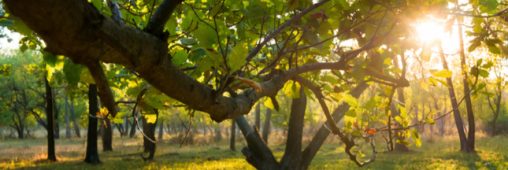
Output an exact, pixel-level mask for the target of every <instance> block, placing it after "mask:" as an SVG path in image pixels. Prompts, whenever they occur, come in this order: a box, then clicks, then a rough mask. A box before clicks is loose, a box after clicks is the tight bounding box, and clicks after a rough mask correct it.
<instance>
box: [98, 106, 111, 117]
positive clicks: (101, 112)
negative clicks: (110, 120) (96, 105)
mask: <svg viewBox="0 0 508 170" xmlns="http://www.w3.org/2000/svg"><path fill="white" fill-rule="evenodd" d="M108 113H109V111H108V109H107V108H106V107H102V108H101V109H100V110H99V112H97V113H96V114H97V117H102V118H105V117H106V116H108Z"/></svg>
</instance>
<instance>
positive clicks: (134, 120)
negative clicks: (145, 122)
mask: <svg viewBox="0 0 508 170" xmlns="http://www.w3.org/2000/svg"><path fill="white" fill-rule="evenodd" d="M135 114H138V113H137V111H136V113H135ZM137 121H138V120H136V117H133V118H132V124H131V131H130V132H129V137H130V138H133V137H134V136H136V128H138V125H137V123H136V122H137Z"/></svg>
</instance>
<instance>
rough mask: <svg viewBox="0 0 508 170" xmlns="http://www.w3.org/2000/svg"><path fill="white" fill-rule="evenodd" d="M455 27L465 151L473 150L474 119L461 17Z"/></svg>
mask: <svg viewBox="0 0 508 170" xmlns="http://www.w3.org/2000/svg"><path fill="white" fill-rule="evenodd" d="M457 28H458V34H459V47H460V48H459V53H460V65H461V69H462V76H463V77H462V85H463V86H464V88H463V89H464V98H465V101H466V112H467V123H468V133H467V145H466V150H465V151H466V152H475V134H476V127H475V120H474V113H473V104H472V102H471V90H470V89H469V83H468V82H467V81H468V73H467V72H468V71H469V69H468V68H467V65H466V54H465V51H464V40H463V35H462V18H457Z"/></svg>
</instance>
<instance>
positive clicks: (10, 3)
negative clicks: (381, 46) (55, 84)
mask: <svg viewBox="0 0 508 170" xmlns="http://www.w3.org/2000/svg"><path fill="white" fill-rule="evenodd" d="M326 2H328V0H325V1H320V2H319V3H316V4H314V5H313V6H311V7H309V8H308V10H304V11H302V12H304V13H298V14H297V15H296V17H295V19H299V18H301V16H303V14H305V13H308V12H310V10H312V9H315V8H316V7H318V6H320V5H322V4H324V3H326ZM4 4H5V6H6V8H7V9H9V12H10V13H11V14H12V15H13V16H16V17H18V18H19V19H21V20H22V21H23V22H24V24H25V25H27V27H28V28H30V29H31V30H33V31H34V32H35V33H37V35H38V36H39V37H40V38H41V39H43V40H44V42H45V44H46V50H47V51H49V52H52V53H54V54H58V55H64V56H66V57H69V58H72V60H73V61H75V62H77V63H81V64H86V63H87V62H90V61H92V62H95V61H98V62H106V63H115V64H120V65H122V66H125V68H126V69H130V70H133V71H135V72H137V73H138V75H139V77H141V78H143V79H144V80H146V81H147V82H149V83H150V84H151V85H152V86H153V87H155V88H157V89H158V90H160V91H161V92H163V93H165V94H166V95H168V96H169V97H171V98H174V99H175V100H178V101H181V102H182V103H184V104H186V105H188V106H189V107H191V108H193V109H196V110H199V111H203V112H206V113H208V114H209V115H210V117H211V118H212V119H213V120H214V121H217V122H221V121H223V120H226V119H233V118H235V117H237V116H240V115H244V114H248V113H249V112H250V110H251V108H252V106H253V105H254V104H255V101H257V100H259V99H260V98H262V97H265V96H274V95H275V94H276V93H277V92H278V91H279V90H280V89H281V88H282V87H283V85H284V84H285V83H286V82H287V81H289V79H290V78H291V77H293V76H294V75H298V74H301V73H304V72H310V71H319V70H323V69H334V70H344V69H346V68H347V61H339V62H333V63H311V64H306V65H302V66H300V67H298V68H292V69H290V70H287V71H285V72H283V73H280V74H277V75H275V76H274V77H272V78H271V79H269V80H266V81H264V82H260V83H259V85H260V87H261V89H263V90H261V91H256V90H254V89H246V90H244V91H243V92H242V93H241V94H238V95H236V96H235V97H231V96H223V95H217V94H216V92H215V90H214V89H213V88H211V87H209V86H208V85H206V84H203V83H200V82H198V81H197V80H196V79H194V78H192V77H191V76H189V75H187V74H186V73H185V72H184V71H182V70H181V69H180V68H178V67H177V66H176V65H174V64H173V63H172V62H171V60H170V58H171V56H169V53H168V45H167V42H165V41H161V38H159V37H157V36H155V35H154V34H151V33H149V32H145V31H142V30H140V29H137V28H134V27H131V26H127V25H121V24H118V23H117V22H115V21H114V20H113V19H111V18H110V17H106V16H104V15H103V14H101V13H100V12H99V10H97V9H96V8H95V7H94V6H93V5H92V4H90V3H89V2H88V1H82V0H4ZM56 4H57V5H56ZM54 11H58V12H54ZM291 21H292V20H289V21H287V22H286V23H288V24H286V25H287V26H289V25H290V24H289V23H290V22H291ZM287 26H285V27H284V28H286V27H287ZM275 34H277V32H274V34H273V35H272V34H270V35H271V36H272V37H273V36H275ZM269 38H270V37H269ZM264 42H265V43H263V44H266V42H268V40H266V41H264ZM262 46H263V45H259V47H256V49H257V50H253V51H254V52H255V53H257V52H259V49H261V47H262ZM371 46H372V47H374V46H376V45H369V48H372V47H371ZM365 49H368V48H364V49H361V50H359V52H361V51H364V50H365ZM359 52H357V51H354V52H352V53H351V54H350V55H348V56H351V57H355V56H356V55H357V54H359ZM255 53H251V54H249V55H250V56H254V55H255Z"/></svg>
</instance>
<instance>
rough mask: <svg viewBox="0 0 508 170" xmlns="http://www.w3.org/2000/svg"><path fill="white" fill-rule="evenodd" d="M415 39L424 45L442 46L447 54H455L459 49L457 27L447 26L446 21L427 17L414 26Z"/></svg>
mask: <svg viewBox="0 0 508 170" xmlns="http://www.w3.org/2000/svg"><path fill="white" fill-rule="evenodd" d="M413 27H414V30H415V38H416V40H417V41H418V42H420V43H422V44H423V45H428V46H432V47H431V48H437V47H439V46H438V45H441V47H442V48H443V50H444V52H445V53H455V52H456V51H457V50H458V49H459V41H458V34H457V31H456V28H457V27H456V26H455V25H452V26H450V27H447V26H446V21H445V20H444V19H439V18H436V17H433V16H426V17H424V18H423V19H420V20H417V21H416V22H415V23H414V24H413Z"/></svg>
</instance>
